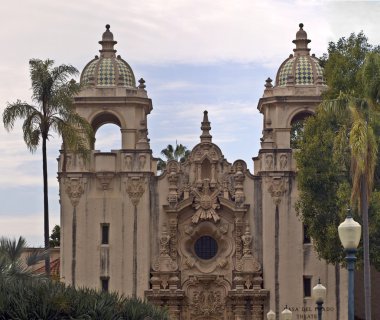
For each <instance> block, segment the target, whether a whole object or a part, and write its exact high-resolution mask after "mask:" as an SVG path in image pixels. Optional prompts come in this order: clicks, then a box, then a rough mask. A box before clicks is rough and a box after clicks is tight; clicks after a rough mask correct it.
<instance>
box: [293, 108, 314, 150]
mask: <svg viewBox="0 0 380 320" xmlns="http://www.w3.org/2000/svg"><path fill="white" fill-rule="evenodd" d="M311 115H313V113H311V112H310V111H301V112H299V113H297V114H296V115H295V116H294V117H293V118H292V120H291V121H290V147H291V148H292V149H297V148H298V147H299V142H300V139H301V136H302V133H303V130H304V125H305V121H306V119H307V118H309V117H310V116H311Z"/></svg>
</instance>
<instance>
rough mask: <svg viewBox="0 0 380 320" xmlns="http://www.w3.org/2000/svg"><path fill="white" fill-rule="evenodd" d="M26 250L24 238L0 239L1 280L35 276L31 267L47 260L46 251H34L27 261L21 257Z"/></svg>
mask: <svg viewBox="0 0 380 320" xmlns="http://www.w3.org/2000/svg"><path fill="white" fill-rule="evenodd" d="M25 249H26V241H25V239H24V238H23V237H19V239H18V240H17V241H16V239H13V240H11V239H8V238H4V237H2V238H1V239H0V278H2V279H27V278H30V277H32V276H34V275H33V273H32V271H31V269H30V268H29V267H30V266H33V265H35V264H36V263H38V262H39V261H41V260H43V259H44V258H45V255H46V254H45V251H41V250H35V251H32V252H31V254H29V256H27V257H26V259H25V260H23V259H22V257H21V255H22V253H23V252H24V250H25Z"/></svg>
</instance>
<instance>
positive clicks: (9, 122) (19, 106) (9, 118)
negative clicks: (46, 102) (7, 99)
mask: <svg viewBox="0 0 380 320" xmlns="http://www.w3.org/2000/svg"><path fill="white" fill-rule="evenodd" d="M35 112H39V111H38V109H37V108H36V107H34V106H32V105H30V104H28V103H26V102H21V100H17V101H16V102H15V103H8V104H7V107H6V108H5V109H4V112H3V124H4V127H5V129H6V130H7V131H10V130H12V129H13V126H14V124H15V121H16V120H17V119H24V118H27V117H29V116H30V115H31V114H33V113H35Z"/></svg>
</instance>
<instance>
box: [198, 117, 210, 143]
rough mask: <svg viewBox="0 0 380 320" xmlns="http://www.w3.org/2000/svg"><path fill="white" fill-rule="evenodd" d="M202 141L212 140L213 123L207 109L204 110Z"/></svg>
mask: <svg viewBox="0 0 380 320" xmlns="http://www.w3.org/2000/svg"><path fill="white" fill-rule="evenodd" d="M201 130H202V134H201V137H200V138H201V142H212V135H211V134H210V130H211V123H210V121H208V112H207V110H205V111H203V121H202V126H201Z"/></svg>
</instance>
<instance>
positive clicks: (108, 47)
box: [99, 24, 117, 58]
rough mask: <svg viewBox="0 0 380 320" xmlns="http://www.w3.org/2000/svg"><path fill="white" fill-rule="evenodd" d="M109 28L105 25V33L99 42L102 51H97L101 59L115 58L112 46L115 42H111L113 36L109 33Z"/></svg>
mask: <svg viewBox="0 0 380 320" xmlns="http://www.w3.org/2000/svg"><path fill="white" fill-rule="evenodd" d="M110 28H111V26H110V25H109V24H106V31H105V32H104V33H103V36H102V41H99V44H101V45H102V50H99V52H100V56H101V57H108V58H110V57H115V53H116V50H115V49H114V48H113V46H114V45H115V44H116V43H117V41H114V40H113V34H112V32H111V31H110Z"/></svg>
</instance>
